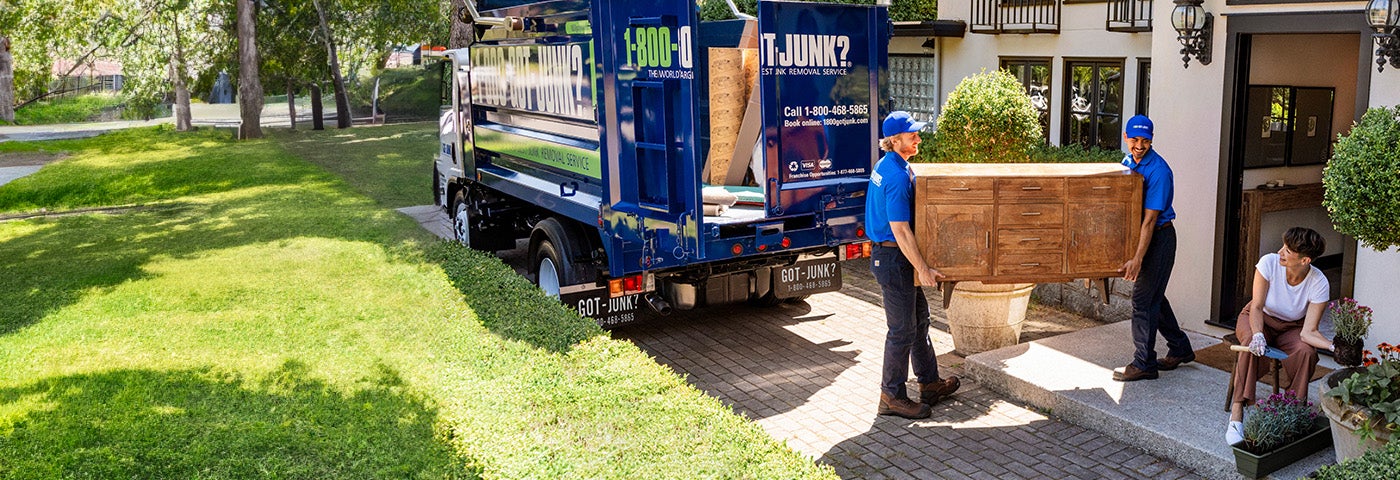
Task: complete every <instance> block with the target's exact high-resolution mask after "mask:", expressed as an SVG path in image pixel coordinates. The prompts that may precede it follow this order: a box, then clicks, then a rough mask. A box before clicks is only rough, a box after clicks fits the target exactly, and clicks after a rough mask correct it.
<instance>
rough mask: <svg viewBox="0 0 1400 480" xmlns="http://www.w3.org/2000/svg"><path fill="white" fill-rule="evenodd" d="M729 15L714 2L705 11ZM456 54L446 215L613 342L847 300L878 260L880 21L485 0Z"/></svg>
mask: <svg viewBox="0 0 1400 480" xmlns="http://www.w3.org/2000/svg"><path fill="white" fill-rule="evenodd" d="M711 1H719V0H711ZM477 7H479V8H471V7H469V8H467V9H464V11H463V15H464V17H470V18H469V20H471V21H473V22H474V25H475V33H476V39H475V42H474V43H473V44H472V45H470V46H469V47H467V48H463V49H459V50H454V51H450V52H448V53H447V58H448V59H449V60H450V61H451V62H452V63H451V68H452V74H451V77H452V93H451V97H452V98H451V106H450V107H447V108H445V111H444V114H443V116H442V118H441V132H442V145H441V147H442V148H441V151H440V153H439V155H438V158H437V161H436V166H435V172H434V173H435V188H436V190H437V191H436V195H437V203H438V204H439V205H442V206H443V207H444V208H445V209H446V210H447V212H448V214H449V215H450V217H451V218H452V224H453V230H454V232H455V235H456V237H457V239H458V240H459V241H461V242H462V243H464V244H467V245H469V246H470V247H472V248H476V249H481V250H487V251H496V250H507V249H513V248H516V242H517V240H518V239H528V245H529V247H528V248H529V250H528V259H529V260H528V261H529V270H530V274H531V275H532V276H534V277H535V279H536V280H535V281H536V283H537V284H538V285H539V286H540V287H541V288H542V289H544V290H545V291H546V292H547V293H550V294H554V295H558V296H559V297H560V298H561V300H562V301H564V302H565V303H566V304H568V305H570V306H573V307H575V308H576V309H577V310H578V311H579V312H580V313H582V314H584V315H586V316H589V317H591V318H593V319H595V320H597V321H598V322H599V324H601V325H603V326H604V327H612V326H616V325H620V324H624V323H628V322H631V321H635V320H636V319H637V316H638V314H639V313H640V312H639V310H640V309H642V308H648V309H651V310H654V311H656V312H660V313H662V314H665V313H669V312H670V311H671V310H672V309H673V308H675V309H682V310H685V309H691V308H695V307H698V306H704V305H715V304H724V303H733V302H741V301H748V302H753V303H761V304H776V303H777V302H781V301H784V300H787V299H794V298H803V297H805V296H807V295H810V294H813V293H820V292H828V291H834V290H837V289H839V288H840V287H841V269H840V268H839V264H838V262H839V261H840V260H844V259H847V258H859V257H863V256H868V254H869V244H868V243H866V242H864V241H863V237H864V234H865V232H864V221H865V212H864V207H865V198H864V197H865V188H866V182H867V181H868V179H869V177H870V168H871V164H872V161H873V159H874V158H875V153H876V151H877V142H878V138H879V132H878V128H879V122H878V119H879V118H880V117H879V114H880V101H879V92H880V88H879V85H880V83H881V82H880V78H881V77H882V76H883V75H885V69H886V57H887V49H888V40H889V30H890V26H889V25H890V23H889V21H888V16H887V12H886V10H885V8H884V7H875V6H861V5H836V4H815V3H796V2H770V1H760V2H759V3H758V16H757V19H756V21H755V19H751V18H750V19H743V18H741V19H738V20H730V21H718V22H701V21H699V20H698V14H697V13H698V12H697V8H696V5H695V4H694V2H691V1H637V0H592V1H584V0H556V1H532V2H521V1H518V0H516V1H510V0H502V1H495V2H492V1H487V0H483V1H479V2H477Z"/></svg>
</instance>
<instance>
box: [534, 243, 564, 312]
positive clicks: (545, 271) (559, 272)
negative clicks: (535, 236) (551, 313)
mask: <svg viewBox="0 0 1400 480" xmlns="http://www.w3.org/2000/svg"><path fill="white" fill-rule="evenodd" d="M566 261H567V260H565V259H564V258H563V257H562V256H560V255H559V251H558V250H557V249H555V248H554V243H552V242H550V241H549V240H543V241H541V242H540V243H539V245H536V246H535V254H534V255H533V256H532V258H531V260H530V270H531V272H532V273H534V275H535V285H536V286H538V287H540V290H544V294H545V295H549V296H551V297H554V298H559V289H560V287H563V286H564V285H567V283H566V280H564V276H565V275H564V273H563V272H566V271H568V270H569V268H568V267H567V266H566V264H565V263H564V262H566Z"/></svg>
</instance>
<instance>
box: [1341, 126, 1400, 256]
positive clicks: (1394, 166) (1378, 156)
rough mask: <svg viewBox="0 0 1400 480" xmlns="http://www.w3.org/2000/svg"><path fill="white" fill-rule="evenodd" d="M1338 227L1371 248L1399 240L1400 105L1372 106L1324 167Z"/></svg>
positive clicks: (1383, 248) (1384, 248)
mask: <svg viewBox="0 0 1400 480" xmlns="http://www.w3.org/2000/svg"><path fill="white" fill-rule="evenodd" d="M1322 184H1323V186H1324V188H1325V190H1324V193H1323V197H1322V204H1323V206H1325V207H1327V213H1328V215H1329V216H1331V217H1332V223H1333V228H1335V229H1336V230H1337V231H1338V232H1341V233H1343V234H1346V235H1350V236H1352V237H1355V238H1356V239H1357V240H1359V241H1361V243H1362V244H1363V245H1365V246H1367V247H1370V248H1373V249H1376V250H1386V249H1389V248H1390V247H1393V246H1397V245H1400V106H1395V107H1390V108H1371V109H1369V110H1367V111H1366V113H1365V114H1364V115H1362V116H1361V121H1360V122H1358V123H1356V125H1353V126H1352V127H1351V133H1350V134H1347V135H1343V136H1341V137H1340V138H1339V139H1338V140H1337V147H1336V151H1335V152H1333V154H1332V159H1331V161H1329V162H1328V163H1327V168H1326V169H1324V170H1323V172H1322Z"/></svg>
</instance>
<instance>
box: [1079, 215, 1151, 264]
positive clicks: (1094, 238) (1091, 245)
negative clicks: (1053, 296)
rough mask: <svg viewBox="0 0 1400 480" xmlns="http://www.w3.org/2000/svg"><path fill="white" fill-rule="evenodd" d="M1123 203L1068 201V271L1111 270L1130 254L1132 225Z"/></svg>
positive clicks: (1133, 248) (1132, 248)
mask: <svg viewBox="0 0 1400 480" xmlns="http://www.w3.org/2000/svg"><path fill="white" fill-rule="evenodd" d="M1130 208H1131V207H1129V205H1128V204H1127V203H1126V202H1107V203H1071V204H1070V206H1069V215H1068V216H1069V221H1068V228H1069V273H1070V274H1075V273H1088V272H1100V273H1103V272H1112V271H1116V270H1118V267H1121V266H1123V262H1126V261H1128V259H1129V258H1131V257H1132V255H1133V253H1135V252H1134V250H1136V248H1137V246H1136V245H1129V243H1130V239H1132V238H1133V237H1135V235H1133V229H1134V228H1136V225H1133V224H1132V221H1131V218H1132V217H1131V215H1129V214H1130V213H1131V210H1130Z"/></svg>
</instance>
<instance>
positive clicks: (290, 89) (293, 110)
mask: <svg viewBox="0 0 1400 480" xmlns="http://www.w3.org/2000/svg"><path fill="white" fill-rule="evenodd" d="M296 94H297V89H296V84H294V83H292V79H290V78H288V79H287V121H289V122H291V125H292V130H296V129H297V97H296Z"/></svg>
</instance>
